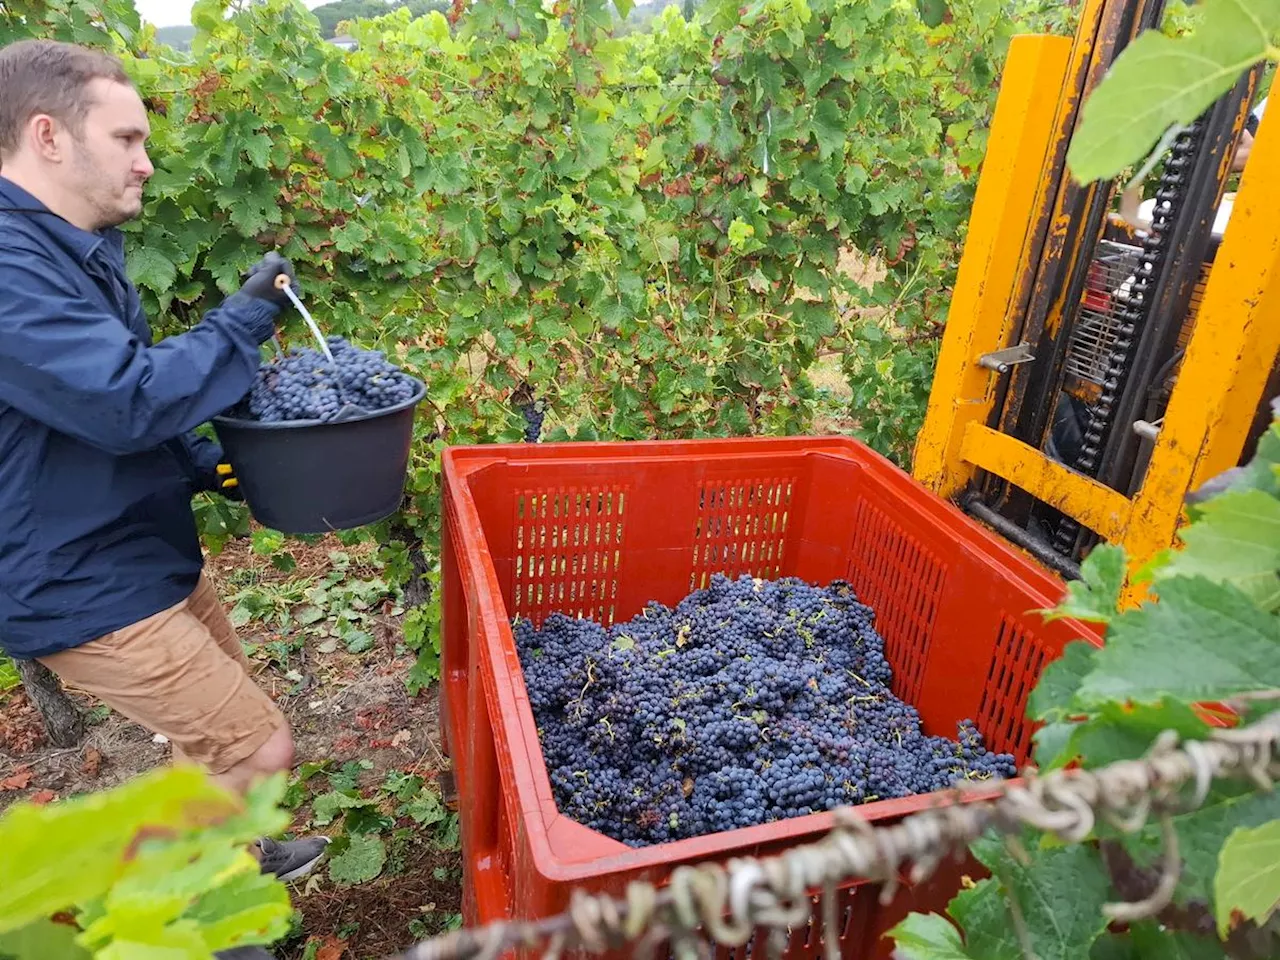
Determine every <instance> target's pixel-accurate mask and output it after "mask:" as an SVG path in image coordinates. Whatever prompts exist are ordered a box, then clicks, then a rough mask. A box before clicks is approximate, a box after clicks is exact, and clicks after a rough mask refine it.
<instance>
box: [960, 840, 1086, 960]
mask: <svg viewBox="0 0 1280 960" xmlns="http://www.w3.org/2000/svg"><path fill="white" fill-rule="evenodd" d="M1028 836H1030V834H1028ZM1033 849H1034V854H1033V856H1032V857H1031V860H1030V863H1029V864H1023V863H1022V862H1021V861H1020V860H1019V859H1017V858H1015V857H1014V856H1013V854H1011V853H1010V852H1009V850H1008V848H1007V847H1006V846H1005V844H1004V843H1002V842H1001V841H999V840H996V839H992V838H990V837H984V838H982V839H980V840H978V841H976V842H975V843H974V844H973V845H972V850H973V853H974V855H975V856H976V857H977V858H978V859H979V860H980V861H982V863H983V864H984V865H986V867H987V868H988V869H989V870H991V872H992V875H993V877H994V878H995V882H998V883H999V885H1000V887H1001V888H1002V889H1003V892H1004V894H1005V895H1009V896H1012V897H1014V898H1015V900H1016V901H1017V903H1018V907H1019V909H1020V910H1021V913H1022V918H1023V921H1024V922H1025V924H1026V930H1027V935H1028V937H1029V938H1030V940H1031V946H1032V948H1033V949H1034V951H1035V954H1036V956H1037V957H1038V958H1039V960H1079V958H1080V957H1083V956H1087V955H1088V952H1089V947H1090V946H1091V945H1092V943H1093V942H1094V941H1095V940H1097V939H1098V937H1100V936H1101V935H1102V932H1103V931H1104V930H1106V928H1107V922H1108V921H1107V919H1106V917H1104V916H1103V915H1102V905H1103V904H1104V903H1106V901H1107V900H1108V898H1109V896H1110V881H1109V878H1108V876H1107V872H1106V869H1105V868H1104V867H1103V864H1102V861H1101V858H1100V857H1099V856H1098V852H1097V850H1095V849H1094V848H1092V847H1087V846H1072V847H1058V848H1053V849H1045V848H1036V847H1034V846H1033ZM1006 885H1007V886H1006ZM989 889H990V888H988V890H989ZM967 892H968V891H967ZM995 896H996V897H997V898H998V897H1000V893H999V892H996V893H995ZM983 897H984V898H991V897H992V893H990V892H987V893H984V894H983ZM1001 906H1004V911H1003V919H1002V918H1001V913H1000V911H997V910H996V909H995V908H994V907H993V906H991V905H990V904H982V903H975V902H972V901H971V902H968V903H966V905H965V906H964V908H963V909H958V908H957V907H958V905H957V904H956V903H955V901H953V904H952V911H951V912H952V915H953V916H955V917H956V919H957V920H958V921H960V924H961V927H962V929H963V930H964V931H965V943H966V944H967V945H968V948H969V950H970V951H971V952H972V953H973V954H974V956H977V957H983V958H986V957H1000V958H1004V957H1006V956H1008V957H1011V958H1016V957H1020V956H1021V949H1020V947H1018V944H1017V940H1016V938H1013V939H1012V941H1011V940H1010V938H1011V937H1012V932H1011V931H1010V929H1009V926H1010V925H1009V922H1008V907H1007V906H1006V905H1004V904H1001ZM962 917H963V918H965V919H962ZM979 935H980V936H979ZM980 941H989V942H990V943H991V944H992V947H993V948H989V947H988V946H986V945H985V944H984V943H983V942H980ZM1011 942H1012V945H1013V947H1014V951H1015V952H1013V953H1012V954H1010V953H1009V945H1010V943H1011Z"/></svg>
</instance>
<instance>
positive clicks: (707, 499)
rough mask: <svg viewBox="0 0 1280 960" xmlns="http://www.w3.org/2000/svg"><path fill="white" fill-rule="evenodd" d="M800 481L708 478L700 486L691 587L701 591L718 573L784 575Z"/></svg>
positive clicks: (759, 575) (760, 575)
mask: <svg viewBox="0 0 1280 960" xmlns="http://www.w3.org/2000/svg"><path fill="white" fill-rule="evenodd" d="M794 496H795V480H794V479H793V478H791V477H770V478H761V479H755V480H707V481H704V482H703V483H702V484H701V486H700V487H699V488H698V516H697V520H696V521H695V522H694V531H693V572H692V574H691V575H690V578H689V589H690V590H700V589H702V588H704V587H706V586H707V584H709V583H710V582H711V576H712V574H715V573H723V574H724V575H725V576H728V577H739V576H742V575H743V574H749V575H751V576H754V577H761V578H763V579H773V578H776V577H780V576H782V570H783V551H784V548H785V546H786V539H787V529H788V527H789V525H790V523H791V519H792V518H791V509H792V499H793V497H794Z"/></svg>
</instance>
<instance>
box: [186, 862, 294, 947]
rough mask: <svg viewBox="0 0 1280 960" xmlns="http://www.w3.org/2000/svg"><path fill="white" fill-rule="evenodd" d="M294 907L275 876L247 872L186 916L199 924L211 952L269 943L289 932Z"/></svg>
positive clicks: (215, 892)
mask: <svg viewBox="0 0 1280 960" xmlns="http://www.w3.org/2000/svg"><path fill="white" fill-rule="evenodd" d="M292 914H293V905H292V904H291V903H290V902H289V891H288V889H287V888H286V887H285V886H284V884H283V883H280V882H279V881H278V880H276V879H275V878H274V877H272V876H269V875H263V874H262V873H261V872H260V871H258V870H249V871H244V872H242V873H240V874H237V875H236V876H235V877H234V878H233V879H231V880H230V881H229V882H226V883H223V884H222V885H220V886H219V887H217V889H214V890H211V891H210V892H208V893H206V894H205V895H204V896H202V897H201V898H200V899H199V901H198V902H197V903H196V904H195V905H194V906H193V907H191V909H189V910H188V911H187V912H186V914H185V915H184V916H185V918H186V919H188V920H194V921H195V922H196V923H198V924H199V925H200V928H201V935H202V936H203V937H204V940H205V942H206V943H207V944H208V945H209V949H211V950H228V949H231V948H232V947H238V946H246V945H253V944H262V945H265V944H270V943H274V942H275V941H277V940H279V939H280V938H281V937H283V936H285V935H286V934H287V933H288V932H289V923H290V917H291V916H292Z"/></svg>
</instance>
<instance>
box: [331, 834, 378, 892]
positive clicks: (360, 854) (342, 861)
mask: <svg viewBox="0 0 1280 960" xmlns="http://www.w3.org/2000/svg"><path fill="white" fill-rule="evenodd" d="M386 862H387V847H386V844H384V843H383V842H382V838H381V837H377V836H374V835H372V834H357V835H356V836H353V837H352V838H351V842H350V844H349V845H348V846H347V849H346V850H345V851H343V852H342V853H340V854H338V855H337V856H335V857H334V858H333V859H332V860H331V861H330V862H329V876H330V877H331V878H332V880H333V882H334V883H341V884H346V885H348V886H350V885H354V884H357V883H366V882H368V881H369V880H372V879H373V878H374V877H376V876H377V875H378V874H380V873H381V872H382V867H383V865H384V864H385V863H386Z"/></svg>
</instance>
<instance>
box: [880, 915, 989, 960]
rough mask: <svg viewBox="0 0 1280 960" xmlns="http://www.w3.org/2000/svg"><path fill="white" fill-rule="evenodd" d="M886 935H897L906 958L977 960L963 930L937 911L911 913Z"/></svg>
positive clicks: (897, 941) (898, 952)
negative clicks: (966, 946) (963, 940)
mask: <svg viewBox="0 0 1280 960" xmlns="http://www.w3.org/2000/svg"><path fill="white" fill-rule="evenodd" d="M885 936H888V937H893V939H894V942H895V943H897V945H898V949H897V955H900V956H901V957H903V958H904V960H973V955H972V954H970V953H966V952H965V949H964V944H963V943H961V942H960V931H959V930H957V929H956V928H955V927H954V926H952V925H951V924H950V923H949V922H948V921H947V919H946V918H945V917H940V916H938V915H937V914H936V913H909V914H907V916H906V918H905V919H904V920H903V921H902V922H901V923H899V924H898V925H897V926H895V927H892V928H891V929H890V930H889V931H888V932H887V933H886V934H885Z"/></svg>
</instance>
